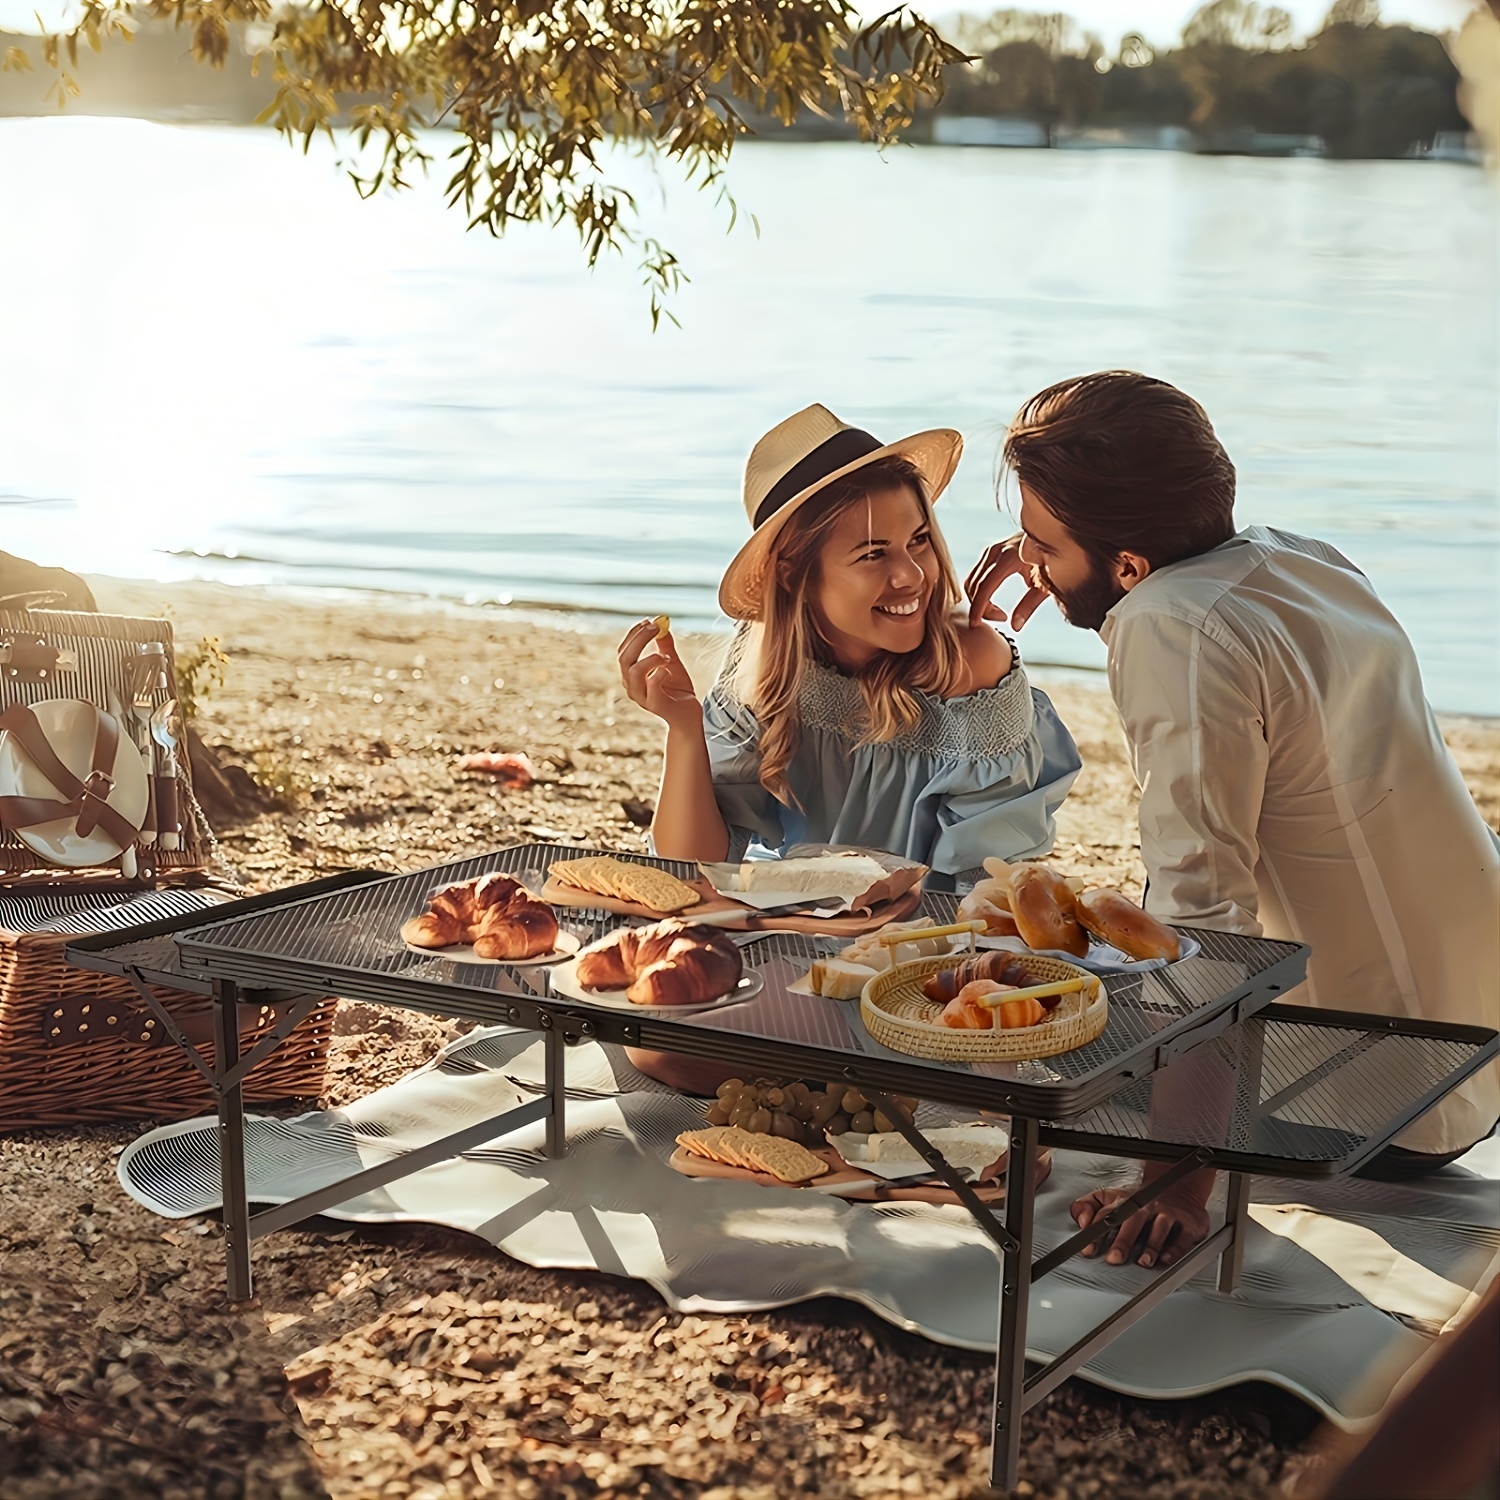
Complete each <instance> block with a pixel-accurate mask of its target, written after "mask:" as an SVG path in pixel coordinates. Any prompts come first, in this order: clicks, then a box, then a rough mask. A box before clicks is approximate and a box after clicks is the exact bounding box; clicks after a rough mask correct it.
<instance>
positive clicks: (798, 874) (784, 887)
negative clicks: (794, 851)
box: [739, 854, 888, 901]
mask: <svg viewBox="0 0 1500 1500" xmlns="http://www.w3.org/2000/svg"><path fill="white" fill-rule="evenodd" d="M887 873H888V872H887V871H886V868H885V866H884V865H882V864H881V863H880V861H879V860H876V859H871V858H870V857H869V855H867V854H822V855H818V856H816V857H814V858H811V859H752V860H748V861H747V862H746V863H744V864H742V865H741V866H740V869H739V889H740V890H742V891H786V892H788V893H791V894H797V893H800V892H808V893H809V894H811V895H815V896H823V897H831V896H843V897H847V898H848V899H849V900H851V901H852V900H853V899H854V898H855V897H856V896H862V895H864V893H865V892H866V891H867V890H869V889H870V887H871V886H872V885H876V884H878V883H879V882H880V881H882V880H884V879H885V877H886V874H887Z"/></svg>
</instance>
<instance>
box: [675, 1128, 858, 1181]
mask: <svg viewBox="0 0 1500 1500" xmlns="http://www.w3.org/2000/svg"><path fill="white" fill-rule="evenodd" d="M677 1144H678V1145H679V1146H681V1147H683V1149H684V1150H687V1151H690V1152H692V1154H693V1155H694V1156H701V1157H703V1158H704V1159H705V1160H707V1161H717V1162H723V1163H724V1164H725V1165H726V1166H731V1167H746V1168H748V1169H749V1170H750V1171H752V1172H768V1173H770V1175H771V1176H773V1177H779V1178H780V1179H781V1181H782V1182H788V1183H791V1182H811V1181H812V1179H813V1178H814V1177H821V1176H823V1174H824V1173H825V1172H827V1171H828V1163H827V1162H826V1161H824V1160H823V1158H822V1157H821V1156H814V1155H813V1154H812V1152H811V1151H809V1150H808V1149H807V1148H806V1147H805V1146H800V1145H798V1144H797V1142H796V1141H788V1140H782V1139H780V1138H778V1137H776V1136H770V1135H763V1134H762V1135H756V1134H752V1133H751V1132H750V1131H748V1130H741V1129H738V1128H737V1127H735V1126H733V1125H714V1126H710V1127H709V1128H708V1129H707V1130H684V1131H683V1132H682V1134H681V1135H679V1136H678V1137H677Z"/></svg>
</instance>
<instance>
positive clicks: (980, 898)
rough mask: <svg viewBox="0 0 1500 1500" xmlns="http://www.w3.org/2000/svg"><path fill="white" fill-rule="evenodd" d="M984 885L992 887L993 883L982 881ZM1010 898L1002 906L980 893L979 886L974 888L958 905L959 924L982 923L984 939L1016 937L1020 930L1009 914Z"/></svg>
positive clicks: (1007, 897)
mask: <svg viewBox="0 0 1500 1500" xmlns="http://www.w3.org/2000/svg"><path fill="white" fill-rule="evenodd" d="M982 884H984V885H990V886H993V885H994V884H995V882H994V881H984V882H982ZM1009 900H1010V897H1009V896H1008V895H1007V896H1006V902H1007V904H1006V905H1004V906H1002V905H1001V904H1000V903H999V902H998V901H996V900H994V899H993V898H992V897H990V896H988V895H982V894H981V893H980V889H979V886H975V887H974V889H973V890H972V891H970V892H969V894H968V895H967V896H965V897H964V899H963V900H962V901H960V902H959V903H958V917H957V920H958V921H960V922H983V923H984V931H985V936H986V937H1016V936H1018V935H1019V933H1020V929H1019V928H1018V927H1017V926H1016V919H1015V918H1014V917H1013V916H1012V915H1011V914H1010V907H1009V904H1008V903H1009Z"/></svg>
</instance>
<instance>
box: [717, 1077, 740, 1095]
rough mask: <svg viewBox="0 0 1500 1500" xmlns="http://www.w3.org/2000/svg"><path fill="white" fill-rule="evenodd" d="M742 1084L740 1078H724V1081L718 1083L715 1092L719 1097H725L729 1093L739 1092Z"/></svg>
mask: <svg viewBox="0 0 1500 1500" xmlns="http://www.w3.org/2000/svg"><path fill="white" fill-rule="evenodd" d="M744 1086H745V1085H744V1083H743V1081H742V1080H741V1079H738V1078H726V1079H725V1080H724V1082H723V1083H721V1084H720V1085H719V1087H718V1089H717V1090H716V1093H717V1095H718V1097H719V1098H720V1099H727V1098H728V1097H729V1096H730V1095H731V1094H737V1093H739V1091H740V1090H741V1089H742V1088H744Z"/></svg>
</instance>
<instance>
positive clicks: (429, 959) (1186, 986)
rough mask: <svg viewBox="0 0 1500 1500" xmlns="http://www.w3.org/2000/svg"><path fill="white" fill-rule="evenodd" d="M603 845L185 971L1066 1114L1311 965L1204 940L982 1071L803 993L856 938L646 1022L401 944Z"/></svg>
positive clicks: (297, 918)
mask: <svg viewBox="0 0 1500 1500" xmlns="http://www.w3.org/2000/svg"><path fill="white" fill-rule="evenodd" d="M588 852H591V851H588V850H583V849H571V848H562V847H558V846H555V845H545V844H526V845H520V846H518V847H516V848H512V849H506V850H501V851H499V852H498V853H492V854H487V855H482V856H477V857H475V858H472V859H467V860H461V861H458V862H455V863H453V864H448V865H443V866H439V867H437V868H434V869H429V870H421V871H417V872H415V873H413V874H410V875H402V876H396V877H392V878H390V879H386V880H381V881H377V882H373V883H371V884H368V885H364V886H360V887H358V888H355V889H350V890H344V891H336V892H333V893H325V894H321V895H299V893H298V892H297V891H296V890H295V889H294V890H292V891H288V892H284V893H283V900H282V901H281V902H280V903H279V904H277V905H275V906H274V907H271V908H269V909H267V910H265V911H263V912H258V913H255V914H251V915H247V916H244V917H236V918H231V919H228V920H223V919H221V920H218V921H215V922H213V923H209V924H204V925H202V926H200V927H198V928H196V929H194V930H192V931H188V932H184V933H180V934H178V940H179V941H180V942H181V944H182V952H183V961H184V966H185V967H186V968H187V969H189V970H192V969H197V970H198V971H199V972H207V973H210V974H212V975H214V976H217V977H220V978H227V979H232V980H235V981H236V982H238V983H241V984H249V985H254V986H258V987H268V986H279V987H287V988H293V987H295V988H316V987H320V986H321V987H323V988H325V989H328V990H331V991H333V992H335V993H338V994H342V995H345V996H348V997H350V998H357V999H364V1000H371V1001H375V1002H377V1003H379V1002H385V1003H390V1004H399V1005H404V1006H408V1007H411V1008H413V1009H419V1010H428V1011H432V1012H435V1013H439V1014H455V1013H458V1014H463V1015H465V1016H468V1017H470V1018H472V1019H475V1020H480V1021H490V1022H502V1023H503V1022H510V1023H519V1024H540V1025H543V1026H547V1025H551V1024H557V1025H561V1026H564V1027H575V1026H576V1029H577V1030H578V1032H579V1033H580V1034H583V1035H597V1036H601V1037H604V1038H606V1039H609V1040H615V1041H625V1042H630V1043H636V1044H639V1045H643V1046H652V1047H662V1048H665V1049H667V1050H671V1051H682V1052H691V1053H696V1054H698V1055H701V1056H706V1057H714V1058H724V1059H728V1060H731V1061H738V1060H740V1059H741V1058H743V1059H744V1060H745V1062H746V1065H747V1066H755V1067H759V1068H761V1069H776V1068H779V1069H781V1070H782V1071H790V1070H792V1069H794V1068H806V1069H811V1070H812V1071H813V1072H816V1071H817V1070H819V1069H824V1070H826V1069H828V1068H830V1067H835V1068H841V1069H842V1070H843V1071H844V1072H845V1073H846V1074H847V1073H848V1070H849V1068H850V1067H853V1068H856V1069H857V1071H858V1073H859V1076H860V1077H862V1078H865V1079H868V1080H869V1081H870V1082H872V1083H876V1084H882V1083H883V1084H884V1085H885V1086H889V1087H897V1088H903V1087H904V1091H917V1092H924V1097H928V1098H934V1099H937V1098H950V1099H962V1100H965V1101H973V1102H986V1103H992V1104H994V1105H995V1106H996V1107H998V1108H1007V1109H1016V1110H1018V1111H1023V1112H1027V1113H1033V1112H1034V1113H1039V1114H1047V1115H1051V1116H1057V1115H1062V1114H1071V1113H1073V1112H1074V1111H1076V1110H1080V1109H1086V1108H1089V1107H1092V1106H1093V1105H1094V1104H1097V1103H1099V1102H1100V1101H1101V1100H1102V1099H1104V1098H1106V1097H1107V1096H1108V1095H1109V1093H1111V1092H1112V1091H1113V1090H1114V1088H1116V1087H1118V1082H1119V1079H1120V1078H1121V1077H1122V1076H1126V1077H1128V1076H1131V1075H1132V1074H1138V1073H1147V1072H1150V1071H1152V1070H1153V1069H1155V1068H1156V1067H1157V1066H1159V1065H1160V1064H1161V1063H1163V1062H1165V1061H1166V1060H1167V1059H1168V1058H1169V1057H1170V1056H1171V1055H1172V1052H1173V1050H1174V1049H1176V1048H1178V1047H1180V1046H1184V1045H1188V1044H1189V1038H1191V1040H1193V1041H1196V1040H1199V1039H1201V1038H1202V1037H1203V1036H1207V1035H1210V1034H1212V1033H1211V1030H1206V1029H1205V1028H1209V1027H1212V1026H1213V1025H1218V1026H1220V1027H1223V1026H1228V1025H1231V1024H1232V1023H1233V1022H1234V1021H1236V1020H1239V1019H1241V1018H1242V1016H1243V1015H1245V1014H1248V1013H1249V1012H1250V1011H1252V1010H1254V1009H1256V1008H1258V1007H1259V1006H1260V1005H1263V1004H1265V1003H1267V1002H1268V1001H1269V1000H1271V999H1274V998H1275V996H1276V994H1277V993H1283V992H1285V991H1286V990H1288V989H1290V988H1292V987H1293V986H1294V985H1295V984H1297V983H1298V982H1299V981H1300V980H1301V978H1302V965H1303V962H1304V960H1305V950H1303V949H1302V948H1301V947H1299V946H1298V945H1297V944H1294V943H1277V942H1268V941H1265V940H1262V939H1253V938H1241V937H1236V936H1233V935H1230V934H1224V933H1214V932H1197V933H1195V934H1194V935H1195V936H1196V937H1197V938H1198V940H1199V942H1200V944H1201V951H1200V952H1199V953H1198V954H1197V955H1195V956H1194V957H1192V958H1189V959H1185V960H1183V961H1182V962H1180V963H1177V964H1173V965H1171V966H1169V967H1168V968H1165V969H1158V970H1154V971H1150V972H1147V973H1143V974H1132V975H1128V976H1112V977H1110V978H1108V979H1107V980H1106V984H1107V987H1108V990H1109V999H1110V1021H1109V1025H1108V1027H1107V1028H1106V1030H1105V1031H1104V1033H1103V1035H1101V1036H1100V1037H1099V1038H1098V1040H1097V1041H1095V1042H1092V1043H1090V1044H1089V1045H1088V1046H1085V1047H1080V1048H1078V1049H1076V1050H1075V1051H1073V1052H1069V1053H1064V1054H1063V1055H1061V1056H1059V1057H1053V1058H1048V1059H1046V1060H1044V1061H1039V1062H1022V1063H973V1064H967V1063H945V1062H935V1061H929V1060H927V1059H918V1058H912V1057H908V1056H906V1055H905V1054H902V1053H898V1052H893V1051H891V1050H889V1049H888V1048H885V1047H883V1046H882V1045H881V1044H880V1043H878V1042H876V1041H875V1040H873V1038H871V1037H870V1036H869V1035H868V1033H867V1032H866V1031H865V1028H864V1025H863V1023H862V1022H861V1020H860V1015H859V1007H858V1005H857V1004H850V1003H845V1002H840V1001H833V1000H824V999H821V998H818V997H815V996H808V995H801V994H793V993H790V986H791V985H792V984H794V983H795V982H796V981H797V980H799V979H800V978H802V976H803V975H804V974H805V973H806V971H807V968H808V966H809V965H810V964H811V962H812V960H813V959H814V958H816V957H818V956H820V955H823V954H827V953H830V952H832V951H834V950H835V949H837V948H838V947H839V946H841V945H842V942H841V940H839V939H828V938H810V937H805V936H802V935H800V934H788V933H777V934H772V935H768V936H765V937H763V938H759V939H757V940H756V941H754V942H750V943H747V944H746V946H745V949H744V953H745V959H746V962H747V964H749V965H752V966H753V967H754V968H756V969H757V970H759V971H760V973H761V974H762V975H763V976H764V979H765V986H764V989H763V990H762V992H761V994H760V995H759V996H758V997H756V998H755V999H752V1000H749V1001H746V1002H745V1003H744V1004H741V1005H735V1006H730V1007H725V1008H723V1009H720V1010H715V1011H710V1012H702V1013H697V1014H695V1015H691V1016H683V1017H678V1018H675V1019H673V1018H669V1017H668V1016H667V1015H666V1014H665V1013H664V1012H665V1010H666V1008H664V1007H654V1008H647V1007H642V1013H641V1014H640V1016H639V1018H637V1017H636V1016H635V1014H633V1013H632V1014H630V1015H624V1016H622V1013H620V1012H617V1011H611V1010H608V1009H606V1008H604V1007H594V1006H590V1005H588V1004H587V1003H586V1002H581V1001H577V1000H572V999H567V998H564V997H560V996H555V995H554V994H553V991H552V989H551V985H550V982H549V979H548V973H547V970H546V969H545V968H514V967H510V966H507V965H492V966H485V967H482V968H481V967H479V966H477V965H473V964H461V963H457V962H455V961H454V960H452V959H448V958H444V957H442V956H441V955H439V954H431V955H428V954H422V953H416V952H413V951H411V950H410V949H408V948H407V947H406V946H405V945H404V944H403V942H402V941H401V938H400V936H399V930H400V927H401V924H402V923H403V922H404V921H406V920H407V918H409V917H411V916H413V915H415V914H416V913H418V912H421V911H423V910H424V909H425V907H426V902H427V897H428V894H429V893H430V892H431V891H432V890H433V889H435V888H436V887H438V886H441V885H445V884H448V883H450V882H453V881H460V880H468V879H472V878H474V877H475V876H477V875H480V874H482V873H484V872H486V871H489V870H503V871H505V872H506V873H507V874H511V875H514V876H515V877H517V878H518V879H521V880H523V881H524V882H525V883H526V884H528V885H530V886H532V887H533V888H534V889H539V888H540V887H541V885H542V884H543V883H544V882H545V879H546V874H547V869H548V866H549V865H550V864H551V863H552V862H553V861H555V860H557V859H559V858H565V857H571V856H573V855H577V854H584V853H588ZM646 862H647V863H652V864H655V865H658V866H660V867H662V868H665V869H668V870H671V871H672V873H674V874H677V875H679V876H683V877H690V876H692V875H693V874H695V873H696V872H695V870H694V868H693V867H692V866H691V865H688V864H685V863H682V862H677V861H671V860H652V861H646ZM923 909H924V911H925V912H926V913H927V914H928V915H930V916H931V917H932V918H933V919H934V920H935V921H945V922H946V921H951V920H952V919H953V914H954V909H955V898H953V897H952V896H945V895H936V894H930V895H928V896H927V897H926V898H925V900H924V907H923ZM557 915H558V920H559V923H560V925H561V926H562V927H563V928H564V930H566V931H569V932H572V933H573V934H574V935H576V936H577V937H578V938H579V939H581V940H582V941H583V942H585V943H587V942H591V941H593V940H594V939H595V938H597V937H600V936H602V935H603V934H604V933H605V932H607V931H609V930H611V929H612V928H614V927H616V926H618V925H619V924H620V921H621V919H620V918H619V917H618V916H615V915H613V914H610V913H607V912H602V911H591V910H571V909H568V908H558V913H557ZM517 1001H524V1002H528V1003H527V1004H526V1005H525V1006H518V1005H517V1004H516V1002H517ZM648 1010H649V1014H648V1013H647V1011H648Z"/></svg>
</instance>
